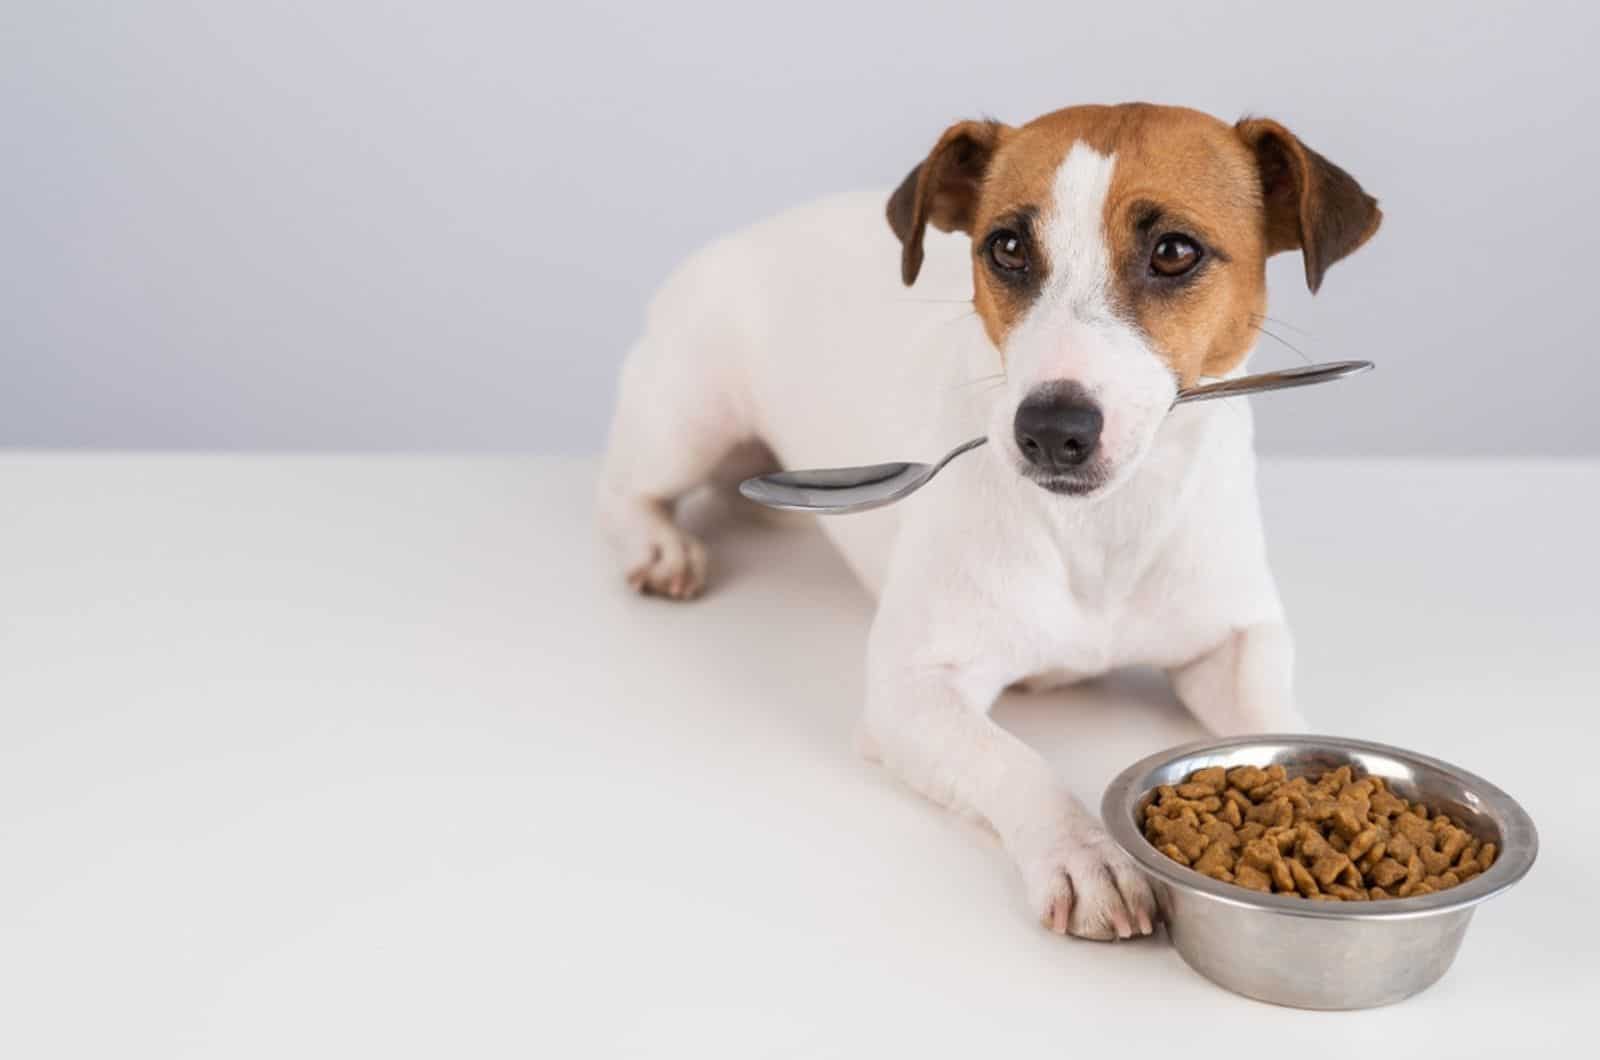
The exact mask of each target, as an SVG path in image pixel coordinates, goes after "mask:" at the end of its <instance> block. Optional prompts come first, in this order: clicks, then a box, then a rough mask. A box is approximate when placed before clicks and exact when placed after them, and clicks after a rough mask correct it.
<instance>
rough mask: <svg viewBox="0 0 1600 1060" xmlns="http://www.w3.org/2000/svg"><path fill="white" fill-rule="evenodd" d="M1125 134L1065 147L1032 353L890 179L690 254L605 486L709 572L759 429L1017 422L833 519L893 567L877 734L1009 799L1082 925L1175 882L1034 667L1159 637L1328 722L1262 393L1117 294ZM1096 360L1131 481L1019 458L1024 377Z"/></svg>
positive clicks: (1029, 383)
mask: <svg viewBox="0 0 1600 1060" xmlns="http://www.w3.org/2000/svg"><path fill="white" fill-rule="evenodd" d="M1115 164H1116V161H1115V158H1114V157H1105V156H1102V155H1099V154H1097V153H1095V152H1094V151H1093V150H1091V149H1089V148H1088V147H1085V146H1083V145H1081V144H1080V145H1078V146H1075V147H1074V148H1073V149H1072V151H1071V152H1069V154H1068V155H1067V157H1066V159H1065V161H1064V162H1063V163H1062V166H1061V170H1060V173H1059V177H1058V179H1057V181H1056V189H1055V200H1056V201H1055V204H1054V210H1053V212H1052V213H1050V214H1049V215H1048V216H1047V218H1046V230H1045V232H1044V239H1045V240H1046V242H1047V244H1048V246H1049V247H1050V260H1051V261H1052V262H1054V263H1057V264H1056V267H1055V268H1054V269H1053V271H1052V278H1051V280H1050V284H1051V286H1050V287H1049V288H1048V289H1047V290H1046V291H1045V292H1044V293H1043V294H1041V296H1040V297H1039V298H1038V299H1037V301H1036V303H1035V304H1034V307H1033V308H1032V309H1031V310H1029V314H1028V316H1027V318H1026V319H1024V320H1023V321H1021V322H1020V323H1019V324H1018V326H1017V327H1016V328H1014V329H1013V332H1012V333H1011V335H1010V336H1009V338H1008V341H1007V349H1006V361H1005V366H1006V367H1005V369H1004V370H1003V369H1002V361H1001V359H1000V356H999V354H998V353H997V351H996V350H995V349H994V347H993V345H992V344H991V343H990V342H989V341H988V339H987V338H986V337H985V335H984V333H983V331H982V328H981V326H980V324H979V321H978V319H977V318H976V316H975V315H974V314H973V313H972V311H971V309H970V299H971V296H972V277H971V267H972V266H971V253H972V251H971V244H970V241H969V238H968V237H967V236H965V235H960V234H954V235H945V234H938V233H934V232H929V233H928V237H927V244H926V252H927V257H926V260H925V262H924V265H923V272H922V275H921V277H920V278H919V280H918V283H917V286H916V287H915V288H913V289H910V290H907V289H905V288H903V287H901V286H900V282H899V278H898V276H897V274H896V269H895V264H896V261H897V259H898V257H899V254H900V247H899V245H898V244H897V243H896V241H895V238H894V236H893V235H892V234H891V233H890V231H889V229H888V227H887V226H886V225H885V224H884V221H883V203H884V201H885V198H886V196H885V195H884V194H882V193H872V194H861V195H849V196H842V197H838V198H834V199H830V200H827V201H824V202H821V203H817V204H814V205H811V206H806V207H802V208H800V209H796V210H793V211H790V212H788V213H785V214H782V215H780V216H778V217H776V218H773V219H771V220H769V221H766V222H764V223H761V224H757V225H755V226H754V227H752V228H749V229H747V230H746V231H744V232H742V233H740V234H737V235H735V236H733V237H731V238H728V239H726V240H723V241H722V242H719V243H717V244H715V245H713V246H711V247H709V248H707V249H706V250H704V251H702V252H701V253H699V254H697V255H696V256H694V257H693V258H692V259H691V260H690V261H689V262H687V263H686V264H685V265H684V266H683V267H682V268H681V269H680V270H679V271H678V272H677V274H676V275H674V276H673V277H672V278H671V279H670V280H669V281H668V283H667V284H666V286H665V287H664V289H663V290H662V292H661V293H660V295H659V296H658V297H657V299H656V300H655V302H654V304H653V306H652V307H651V310H650V313H649V322H648V327H647V330H646V333H645V335H644V337H643V338H642V339H641V340H640V341H639V343H638V344H637V346H636V347H635V348H634V349H633V350H632V352H631V353H630V354H629V356H628V358H627V362H626V365H625V367H624V370H623V376H622V389H621V398H620V403H619V406H618V410H617V414H616V419H615V423H614V425H613V428H612V436H611V441H610V447H609V452H608V455H607V458H606V464H605V470H604V475H603V482H602V484H601V490H600V508H601V517H602V523H603V525H604V528H605V529H606V531H607V533H608V535H609V536H610V537H611V539H612V541H613V542H614V543H615V545H616V546H617V548H618V549H619V551H620V555H621V557H622V560H623V564H624V567H625V570H626V571H627V572H628V574H629V577H630V579H631V580H632V581H633V583H634V584H635V585H637V586H640V587H645V588H650V589H652V590H654V591H657V592H660V593H663V594H666V595H671V596H687V595H692V594H693V593H695V592H697V591H698V589H699V587H700V585H701V584H702V583H703V580H704V577H705V551H704V548H703V547H702V546H701V545H700V544H699V543H698V542H696V541H693V540H691V539H690V538H689V536H688V535H687V534H685V533H684V531H682V530H681V529H680V528H679V527H678V526H677V525H676V524H675V523H674V522H673V520H672V514H671V508H670V505H671V501H672V499H673V498H675V497H677V496H679V495H681V494H682V493H683V492H685V491H686V490H688V489H689V488H691V487H693V486H696V485H698V484H700V483H702V482H705V481H706V480H707V479H708V478H710V477H711V476H712V474H713V472H714V469H715V468H716V466H717V465H718V463H719V462H720V461H722V460H723V459H724V458H725V457H726V456H727V455H728V453H729V452H730V451H731V450H732V449H733V448H734V447H735V446H736V445H738V444H739V443H741V442H745V441H749V440H752V439H759V440H760V441H762V442H764V443H765V444H766V445H767V446H769V447H770V448H771V449H772V451H773V452H774V453H775V454H776V455H777V456H778V458H779V459H780V460H781V462H782V463H783V464H784V465H785V466H789V467H815V466H833V465H849V464H860V463H866V462H872V461H875V460H888V459H930V458H933V457H935V456H936V455H938V454H941V453H943V452H945V451H947V450H948V449H949V448H951V447H952V446H954V445H955V444H957V443H959V442H961V441H964V440H966V439H967V438H970V437H973V436H974V435H976V434H979V433H987V434H988V435H989V437H990V438H991V440H992V444H990V445H988V446H985V447H984V448H982V449H980V450H978V451H977V452H976V453H974V454H972V455H970V456H966V457H963V458H961V459H959V460H957V461H955V462H954V463H952V464H951V465H950V467H949V468H948V469H946V470H945V471H944V472H943V473H942V474H941V476H940V478H939V480H938V481H937V482H936V483H935V484H933V485H932V486H930V487H929V488H928V489H926V490H924V491H922V492H920V493H918V494H917V495H916V496H915V497H912V498H910V499H909V500H907V501H905V502H903V503H901V504H899V505H897V506H894V507H892V508H887V509H883V510H880V511H876V512H871V513H867V514H862V515H854V516H849V517H845V518H837V519H824V520H822V526H823V528H824V529H825V530H826V532H827V533H828V534H829V536H830V537H831V538H832V539H833V540H834V542H835V543H836V544H837V545H838V547H839V548H840V550H841V551H842V552H843V553H844V555H845V557H846V558H847V560H848V561H849V563H850V565H851V566H852V568H853V569H854V570H855V571H856V572H857V573H858V574H859V575H860V577H861V578H862V580H863V581H864V582H865V583H866V584H867V585H868V586H869V587H870V588H871V589H872V590H874V591H875V592H876V593H877V594H878V597H879V606H878V613H877V617H876V619H875V621H874V623H873V627H872V632H871V636H870V641H869V646H868V668H867V683H868V687H867V693H866V712H865V719H864V724H863V726H862V742H863V746H864V747H865V748H866V749H867V751H868V753H869V754H870V755H872V756H873V757H876V758H879V759H881V761H882V762H883V763H884V764H885V765H886V766H888V767H889V768H890V769H892V770H894V771H895V772H896V773H898V774H899V775H900V776H901V777H902V778H904V780H905V781H906V782H907V783H909V784H910V785H911V786H912V787H913V788H915V789H917V790H918V791H921V792H923V793H924V794H926V795H927V796H929V797H930V798H932V799H934V800H936V801H938V802H940V803H942V804H944V805H947V806H949V807H951V808H953V809H956V810H958V811H961V812H965V813H970V814H973V815H975V816H977V817H979V818H981V819H982V820H984V821H986V822H987V823H988V824H989V825H991V826H992V827H993V828H994V830H995V831H996V832H997V833H998V835H999V837H1000V839H1001V841H1002V842H1003V843H1004V845H1005V848H1006V849H1007V850H1008V851H1009V852H1010V854H1011V855H1012V857H1013V858H1014V859H1015V860H1016V862H1017V865H1018V867H1019V869H1020V870H1021V873H1022V878H1023V882H1024V886H1025V889H1026V894H1027V900H1028V903H1029V905H1030V907H1031V909H1032V911H1033V912H1034V914H1035V915H1036V916H1038V917H1039V918H1041V919H1042V920H1043V921H1044V922H1045V923H1046V924H1047V925H1048V926H1050V927H1052V928H1053V929H1054V930H1056V931H1058V932H1063V931H1070V932H1071V933H1073V934H1077V935H1083V936H1088V937H1092V938H1111V937H1114V936H1121V937H1127V936H1128V935H1130V934H1132V933H1134V932H1137V931H1146V932H1147V931H1149V929H1150V923H1151V920H1152V918H1153V917H1154V915H1155V910H1154V902H1153V900H1152V897H1151V893H1150V891H1149V889H1148V885H1147V884H1146V883H1145V882H1144V881H1143V879H1142V878H1141V877H1140V876H1139V874H1138V873H1137V872H1136V871H1135V870H1134V868H1133V866H1132V865H1131V864H1130V863H1129V862H1128V861H1127V860H1126V859H1125V858H1124V857H1123V856H1122V855H1121V854H1120V853H1119V852H1117V851H1116V850H1115V848H1114V847H1113V846H1112V845H1111V844H1110V842H1109V841H1108V840H1107V838H1106V836H1105V834H1104V833H1103V832H1102V830H1101V828H1100V826H1099V824H1098V823H1097V822H1096V821H1095V819H1094V818H1093V817H1092V816H1091V815H1090V814H1088V813H1087V812H1086V811H1085V810H1084V808H1083V807H1082V806H1081V805H1080V804H1079V803H1078V801H1077V800H1076V799H1075V798H1074V797H1073V796H1072V795H1071V794H1070V793H1069V792H1068V790H1067V789H1066V787H1065V786H1064V785H1063V784H1062V782H1061V781H1060V780H1059V779H1058V778H1057V777H1056V776H1055V775H1054V773H1053V772H1052V771H1051V769H1050V768H1049V767H1048V765H1047V764H1046V762H1045V761H1044V759H1043V758H1042V757H1041V756H1040V755H1039V754H1037V753H1036V752H1035V751H1033V750H1032V749H1030V748H1029V747H1027V746H1026V745H1024V744H1023V743H1022V742H1021V741H1019V740H1018V739H1016V738H1015V737H1014V736H1012V735H1011V734H1010V733H1008V732H1006V731H1005V730H1003V729H1001V728H1000V727H999V726H997V725H995V724H994V723H993V722H992V721H991V720H990V719H989V718H988V716H987V712H988V709H989V707H990V706H991V704H992V703H993V701H994V700H995V698H996V697H997V696H998V695H999V694H1000V692H1001V691H1002V690H1004V689H1005V688H1006V687H1008V686H1010V685H1013V684H1019V683H1020V684H1028V685H1035V686H1037V685H1052V684H1059V683H1064V682H1070V681H1074V680H1079V679H1082V678H1086V677H1090V676H1093V675H1097V674H1102V673H1104V672H1106V671H1107V670H1109V669H1112V668H1114V667H1120V666H1126V665H1131V664H1147V665H1154V666H1158V667H1162V668H1164V669H1166V670H1167V671H1168V672H1169V673H1170V674H1171V675H1172V678H1173V682H1174V686H1175V688H1176V690H1177V692H1178V694H1179V696H1180V697H1181V698H1182V699H1183V701H1184V703H1185V704H1186V705H1187V706H1188V707H1189V708H1190V709H1191V710H1192V711H1193V712H1194V714H1195V715H1196V716H1197V717H1198V718H1199V719H1200V720H1201V721H1202V722H1203V723H1204V724H1205V725H1206V726H1207V727H1208V728H1209V729H1211V730H1213V731H1216V732H1219V733H1230V732H1240V731H1261V730H1291V729H1297V728H1300V727H1301V726H1302V722H1301V719H1300V716H1299V714H1298V713H1297V712H1296V710H1295V707H1294V705H1293V700H1292V696H1291V693H1290V668H1291V649H1290V639H1289V635H1288V632H1287V630H1286V628H1285V626H1284V623H1283V617H1282V611H1281V608H1280V605H1279V601H1278V595H1277V591H1276V588H1275V586H1274V583H1273V580H1272V577H1271V575H1270V573H1269V571H1268V567H1267V559H1266V553H1265V547H1264V542H1263V537H1262V532H1261V525H1260V516H1259V512H1258V505H1257V500H1256V494H1255V482H1254V479H1255V463H1254V456H1253V453H1252V450H1251V435H1252V426H1251V419H1250V411H1249V408H1248V407H1247V406H1246V405H1245V404H1244V403H1243V402H1217V403H1203V404H1195V405H1188V406H1182V407H1180V408H1178V409H1176V410H1172V411H1170V412H1169V411H1168V409H1169V406H1170V403H1171V400H1172V397H1173V395H1174V393H1175V389H1174V383H1173V378H1172V374H1171V372H1170V371H1169V370H1168V369H1167V368H1166V367H1165V366H1164V365H1163V364H1162V363H1161V362H1160V360H1159V359H1158V357H1157V356H1156V354H1155V353H1154V352H1153V351H1151V350H1150V349H1149V348H1148V347H1147V346H1146V343H1145V341H1144V339H1143V338H1142V337H1141V335H1140V334H1139V333H1138V332H1137V331H1136V330H1135V329H1134V328H1132V327H1131V326H1129V325H1128V324H1127V323H1125V322H1123V321H1122V320H1121V319H1119V318H1118V317H1117V315H1116V314H1114V313H1113V312H1111V310H1110V309H1109V308H1108V306H1107V305H1106V296H1105V290H1106V287H1107V284H1108V275H1107V269H1108V266H1107V260H1106V259H1107V251H1106V245H1105V236H1104V233H1103V232H1102V231H1101V221H1100V216H1101V212H1102V205H1103V202H1102V200H1103V199H1104V196H1105V194H1106V188H1107V186H1108V184H1109V181H1110V175H1111V173H1112V172H1113V169H1114V167H1115ZM1051 380H1073V381H1076V382H1078V383H1080V384H1082V385H1083V386H1085V387H1086V388H1087V389H1088V390H1089V391H1090V392H1091V393H1092V394H1094V395H1095V397H1096V398H1097V400H1098V401H1099V402H1100V404H1101V406H1102V408H1103V409H1104V414H1105V419H1106V427H1105V432H1104V441H1103V443H1102V444H1103V454H1104V455H1103V457H1102V459H1104V460H1105V461H1106V462H1107V463H1108V464H1109V465H1110V467H1111V470H1112V475H1111V480H1110V483H1109V485H1108V486H1107V487H1106V488H1104V489H1102V490H1100V491H1099V492H1097V493H1096V494H1095V495H1094V496H1091V497H1087V498H1076V497H1065V496H1059V495H1056V494H1053V493H1050V492H1047V491H1045V490H1044V489H1041V488H1040V487H1039V486H1038V485H1036V484H1034V483H1033V482H1031V481H1029V480H1028V479H1026V478H1024V477H1023V476H1022V475H1021V474H1019V471H1018V468H1019V467H1020V466H1021V457H1020V454H1019V453H1018V451H1017V449H1016V446H1015V443H1014V442H1013V441H1012V430H1011V421H1012V417H1013V415H1014V413H1015V410H1016V407H1017V405H1018V403H1019V402H1020V401H1021V400H1022V398H1023V397H1024V396H1025V395H1026V394H1027V393H1028V392H1029V391H1030V390H1031V389H1032V388H1034V387H1036V386H1038V385H1039V384H1041V383H1045V382H1048V381H1051Z"/></svg>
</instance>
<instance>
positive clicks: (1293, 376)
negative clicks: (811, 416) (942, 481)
mask: <svg viewBox="0 0 1600 1060" xmlns="http://www.w3.org/2000/svg"><path fill="white" fill-rule="evenodd" d="M1371 367H1372V362H1371V361H1329V362H1327V363H1326V364H1311V365H1306V366H1305V367H1303V368H1288V369H1285V370H1284V371H1281V372H1262V373H1261V374H1259V375H1242V376H1240V377H1239V378H1237V379H1224V380H1223V381H1222V382H1220V383H1207V384H1206V385H1205V386H1195V387H1190V388H1189V389H1188V390H1180V391H1178V396H1177V398H1176V399H1175V400H1174V401H1173V402H1172V403H1173V405H1182V404H1184V403H1185V402H1189V401H1213V400H1215V399H1217V398H1226V397H1236V396H1238V395H1240V394H1258V393H1262V392H1264V391H1268V390H1288V389H1290V388H1291V387H1297V386H1313V385H1315V384H1317V383H1328V382H1332V381H1333V380H1335V379H1343V378H1344V377H1345V376H1347V375H1355V374H1356V373H1358V372H1365V371H1367V370H1368V369H1370V368H1371ZM988 440H989V439H988V438H974V439H972V440H971V441H970V442H963V443H961V444H960V445H958V446H956V447H955V448H954V449H952V450H950V451H949V452H948V453H946V454H945V455H944V459H943V460H940V461H939V462H938V463H937V464H916V463H904V462H896V463H891V464H868V465H866V466H865V467H823V468H812V469H810V470H805V471H777V472H774V473H772V474H770V475H757V476H756V477H755V478H747V479H745V480H744V481H743V482H741V483H739V492H740V493H742V494H744V495H745V497H746V498H748V499H749V500H752V501H755V502H756V503H757V504H764V505H766V506H767V507H768V508H782V509H784V510H786V511H791V512H810V513H811V514H813V515H844V514H846V513H848V512H864V511H867V510H869V509H872V508H882V507H883V506H884V505H886V504H893V503H894V502H895V501H898V500H903V499H905V498H906V497H909V496H910V495H911V494H913V493H915V492H916V491H917V490H919V489H921V488H922V487H923V486H926V485H927V484H928V480H930V479H931V478H933V476H935V475H937V474H938V473H939V471H940V470H941V469H942V468H943V467H944V466H945V465H946V464H948V463H949V462H950V461H952V460H954V459H955V458H956V457H958V456H960V455H961V454H962V453H969V452H971V451H972V450H974V449H976V448H978V446H980V445H982V444H983V443H984V442H987V441H988Z"/></svg>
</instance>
